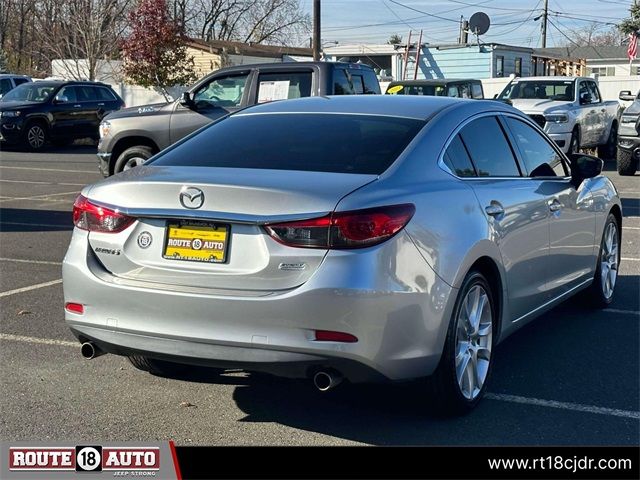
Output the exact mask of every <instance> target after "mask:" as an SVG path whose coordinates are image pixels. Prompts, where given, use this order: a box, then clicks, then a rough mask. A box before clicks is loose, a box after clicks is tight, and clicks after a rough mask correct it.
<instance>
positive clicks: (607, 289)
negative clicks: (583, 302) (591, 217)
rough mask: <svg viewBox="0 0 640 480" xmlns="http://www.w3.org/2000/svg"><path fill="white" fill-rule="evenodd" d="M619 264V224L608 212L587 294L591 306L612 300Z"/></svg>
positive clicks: (607, 303) (597, 306)
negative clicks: (596, 262)
mask: <svg viewBox="0 0 640 480" xmlns="http://www.w3.org/2000/svg"><path fill="white" fill-rule="evenodd" d="M619 266H620V226H619V225H618V219H617V218H616V216H615V215H613V214H612V213H610V214H609V216H608V217H607V221H606V222H605V224H604V229H603V231H602V240H601V241H600V251H599V252H598V266H597V268H596V274H595V276H594V278H593V283H592V284H591V292H590V295H589V299H590V300H591V304H592V305H593V307H595V308H606V307H608V306H609V305H611V302H613V297H614V293H615V286H616V280H617V278H618V268H619Z"/></svg>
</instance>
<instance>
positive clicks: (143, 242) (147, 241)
mask: <svg viewBox="0 0 640 480" xmlns="http://www.w3.org/2000/svg"><path fill="white" fill-rule="evenodd" d="M152 241H153V237H152V236H151V234H150V233H149V232H142V233H141V234H140V235H138V246H139V247H140V248H149V245H151V242H152Z"/></svg>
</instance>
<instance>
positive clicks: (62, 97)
mask: <svg viewBox="0 0 640 480" xmlns="http://www.w3.org/2000/svg"><path fill="white" fill-rule="evenodd" d="M56 100H57V101H59V102H67V103H70V102H77V101H78V98H77V95H76V87H73V86H67V87H62V88H61V89H60V90H59V91H58V93H57V94H56Z"/></svg>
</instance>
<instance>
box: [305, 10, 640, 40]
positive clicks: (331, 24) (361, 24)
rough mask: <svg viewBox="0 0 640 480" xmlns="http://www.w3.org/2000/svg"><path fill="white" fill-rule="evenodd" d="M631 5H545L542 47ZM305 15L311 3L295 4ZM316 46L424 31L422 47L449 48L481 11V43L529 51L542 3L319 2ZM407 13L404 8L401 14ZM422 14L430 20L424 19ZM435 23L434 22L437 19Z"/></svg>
mask: <svg viewBox="0 0 640 480" xmlns="http://www.w3.org/2000/svg"><path fill="white" fill-rule="evenodd" d="M631 3H632V2H631V0H549V10H550V17H549V19H550V22H551V23H550V24H549V26H548V36H547V46H555V45H564V44H567V43H570V42H569V40H568V39H567V37H565V36H563V34H562V33H560V32H563V33H564V34H565V35H567V36H569V37H570V34H569V33H568V31H567V30H568V29H574V28H580V27H586V26H588V25H589V24H590V22H594V21H595V22H600V23H599V26H600V27H601V28H602V29H608V28H610V27H611V25H609V24H611V23H617V22H618V21H620V20H621V19H622V18H625V17H626V16H628V14H629V6H630V4H631ZM301 4H302V6H303V8H304V9H305V10H306V11H308V12H311V10H312V5H313V0H301ZM321 4H322V22H323V25H322V40H323V42H325V43H328V42H333V41H338V42H340V43H341V44H347V43H362V42H364V43H385V42H386V40H387V39H388V38H389V36H390V35H392V34H394V33H397V34H400V35H402V37H403V39H405V40H406V37H407V34H408V32H409V30H410V29H413V30H414V31H418V32H419V30H420V29H424V39H425V40H424V41H426V42H430V43H453V42H456V41H457V37H458V29H459V26H458V23H457V22H458V21H459V19H460V16H461V15H464V17H465V18H467V19H468V18H469V17H470V16H471V15H472V14H473V13H475V12H477V11H483V12H485V13H487V14H488V15H489V17H490V18H491V28H490V29H489V31H488V32H487V34H486V35H485V36H483V37H482V39H483V40H484V41H485V42H500V43H508V44H512V45H522V46H530V47H539V46H540V21H539V20H538V21H535V18H536V17H538V16H539V15H540V13H541V11H542V6H543V4H544V0H539V1H538V0H511V1H505V0H480V1H478V2H473V1H472V0H397V1H395V2H394V0H321ZM407 7H408V8H407ZM426 14H431V15H435V17H434V16H429V15H426ZM438 17H439V18H438Z"/></svg>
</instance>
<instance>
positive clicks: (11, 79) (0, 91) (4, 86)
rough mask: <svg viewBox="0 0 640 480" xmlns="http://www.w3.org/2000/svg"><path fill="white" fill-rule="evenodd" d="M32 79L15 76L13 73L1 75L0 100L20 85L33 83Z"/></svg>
mask: <svg viewBox="0 0 640 480" xmlns="http://www.w3.org/2000/svg"><path fill="white" fill-rule="evenodd" d="M32 81H33V80H31V77H27V76H26V75H13V74H11V73H2V74H0V98H2V97H4V96H5V95H6V94H7V92H9V91H10V90H13V89H14V88H16V87H17V86H18V85H22V84H23V83H28V82H32Z"/></svg>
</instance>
